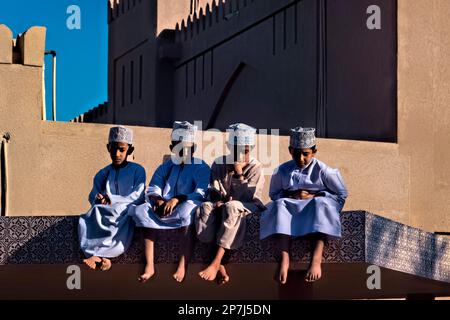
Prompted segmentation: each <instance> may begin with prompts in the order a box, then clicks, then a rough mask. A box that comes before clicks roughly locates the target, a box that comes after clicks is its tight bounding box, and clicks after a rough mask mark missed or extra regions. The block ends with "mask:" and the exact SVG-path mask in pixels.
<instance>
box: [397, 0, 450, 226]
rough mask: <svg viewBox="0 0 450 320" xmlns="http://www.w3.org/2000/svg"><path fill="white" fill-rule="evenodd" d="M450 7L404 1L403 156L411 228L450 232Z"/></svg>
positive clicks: (438, 0) (441, 0) (439, 0)
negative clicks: (405, 158)
mask: <svg viewBox="0 0 450 320" xmlns="http://www.w3.org/2000/svg"><path fill="white" fill-rule="evenodd" d="M449 16H450V2H449V1H447V0H433V1H410V0H398V35H399V36H398V41H399V43H398V49H399V52H398V114H399V132H398V140H399V151H400V154H401V155H409V156H410V158H411V181H410V192H411V200H410V207H411V221H410V222H411V224H413V225H415V226H420V227H423V228H425V229H427V230H442V231H447V232H449V231H450V167H449V165H448V164H449V163H450V110H449V102H450V55H449V53H450V37H449V36H448V30H449V28H450V20H449V19H448V17H449Z"/></svg>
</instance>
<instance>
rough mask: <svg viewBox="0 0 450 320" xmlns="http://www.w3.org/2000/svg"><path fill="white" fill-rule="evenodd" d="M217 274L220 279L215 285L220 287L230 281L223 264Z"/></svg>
mask: <svg viewBox="0 0 450 320" xmlns="http://www.w3.org/2000/svg"><path fill="white" fill-rule="evenodd" d="M219 274H220V277H219V278H218V279H217V283H218V284H219V285H220V286H221V285H224V284H227V283H228V282H229V281H230V276H229V275H228V273H227V270H226V269H225V266H224V265H223V264H221V265H220V267H219Z"/></svg>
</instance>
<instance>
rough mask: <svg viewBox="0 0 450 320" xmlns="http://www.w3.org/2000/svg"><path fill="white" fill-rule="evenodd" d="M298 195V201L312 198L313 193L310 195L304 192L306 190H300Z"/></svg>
mask: <svg viewBox="0 0 450 320" xmlns="http://www.w3.org/2000/svg"><path fill="white" fill-rule="evenodd" d="M299 194H300V199H301V200H305V199H312V198H314V193H310V192H309V191H306V190H301V191H300V192H299Z"/></svg>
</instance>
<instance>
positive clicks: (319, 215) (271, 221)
mask: <svg viewBox="0 0 450 320" xmlns="http://www.w3.org/2000/svg"><path fill="white" fill-rule="evenodd" d="M289 152H290V154H291V156H292V160H291V161H288V162H286V163H283V164H282V165H280V166H279V167H278V168H277V169H276V170H275V173H274V175H273V176H272V179H271V182H270V191H269V195H270V198H271V199H272V201H273V202H271V203H270V204H268V205H267V210H266V211H264V212H263V213H262V214H261V222H260V224H261V228H260V238H261V239H265V238H267V237H269V236H272V235H275V236H276V237H277V239H278V243H279V246H280V253H281V262H280V270H279V277H278V280H279V282H280V283H281V284H284V283H286V281H287V275H288V270H289V251H290V243H291V239H292V238H295V237H300V236H306V235H308V236H309V237H311V238H312V247H313V248H314V249H313V254H312V255H311V262H310V265H309V268H308V270H307V272H306V277H305V280H306V281H308V282H313V281H316V280H318V279H320V277H321V275H322V269H321V262H322V253H323V247H324V243H325V241H326V239H327V238H328V237H340V236H341V222H340V212H341V211H342V208H343V206H344V203H345V199H346V198H347V188H346V186H345V184H344V181H343V179H342V176H341V174H340V172H339V170H337V169H333V168H331V167H329V166H327V165H326V164H325V163H323V162H321V161H319V160H318V159H316V158H315V155H316V153H317V148H316V138H315V129H314V128H302V127H298V128H295V129H292V130H291V138H290V144H289Z"/></svg>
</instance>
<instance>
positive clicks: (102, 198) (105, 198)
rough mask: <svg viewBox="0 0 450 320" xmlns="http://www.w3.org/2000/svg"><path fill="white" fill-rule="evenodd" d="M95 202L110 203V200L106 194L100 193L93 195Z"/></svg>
mask: <svg viewBox="0 0 450 320" xmlns="http://www.w3.org/2000/svg"><path fill="white" fill-rule="evenodd" d="M95 203H98V204H111V200H110V199H109V197H108V196H107V195H102V194H101V193H99V194H97V195H96V196H95Z"/></svg>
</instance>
